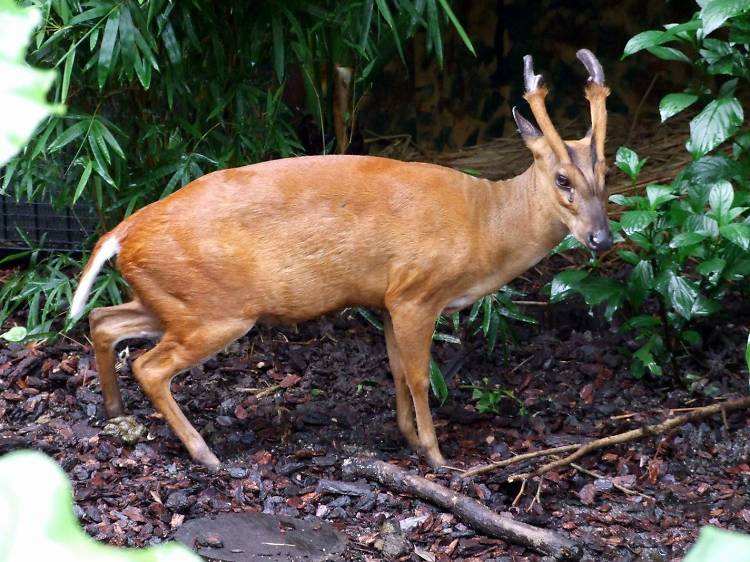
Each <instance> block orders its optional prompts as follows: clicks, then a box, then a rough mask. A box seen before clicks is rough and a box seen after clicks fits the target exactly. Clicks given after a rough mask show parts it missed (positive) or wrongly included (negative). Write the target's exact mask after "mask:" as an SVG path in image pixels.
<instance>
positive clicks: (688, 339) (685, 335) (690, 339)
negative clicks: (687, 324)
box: [680, 330, 703, 347]
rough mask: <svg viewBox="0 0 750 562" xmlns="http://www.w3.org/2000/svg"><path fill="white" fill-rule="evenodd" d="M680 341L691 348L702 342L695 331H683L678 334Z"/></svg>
mask: <svg viewBox="0 0 750 562" xmlns="http://www.w3.org/2000/svg"><path fill="white" fill-rule="evenodd" d="M680 339H681V340H682V341H684V342H685V343H687V344H688V345H690V346H692V347H697V346H699V345H700V344H701V341H703V338H701V335H700V334H699V333H698V332H696V331H695V330H684V331H682V332H681V333H680Z"/></svg>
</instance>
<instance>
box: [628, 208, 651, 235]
mask: <svg viewBox="0 0 750 562" xmlns="http://www.w3.org/2000/svg"><path fill="white" fill-rule="evenodd" d="M658 216H659V214H658V213H657V212H656V211H626V212H624V213H623V214H622V217H621V218H620V225H621V226H622V229H623V230H624V231H625V234H627V235H631V234H633V233H635V232H641V231H642V230H644V229H645V228H646V227H647V226H649V225H650V224H651V223H652V222H654V221H655V220H656V219H657V217H658Z"/></svg>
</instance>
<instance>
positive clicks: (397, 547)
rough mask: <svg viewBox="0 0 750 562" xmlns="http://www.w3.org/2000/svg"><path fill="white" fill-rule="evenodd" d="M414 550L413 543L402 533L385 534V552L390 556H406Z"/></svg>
mask: <svg viewBox="0 0 750 562" xmlns="http://www.w3.org/2000/svg"><path fill="white" fill-rule="evenodd" d="M411 551H412V545H411V543H410V542H409V541H408V540H407V539H406V537H404V535H401V534H392V535H385V536H384V537H383V554H384V555H385V556H387V557H389V558H399V557H401V556H406V555H407V554H409V553H410V552H411Z"/></svg>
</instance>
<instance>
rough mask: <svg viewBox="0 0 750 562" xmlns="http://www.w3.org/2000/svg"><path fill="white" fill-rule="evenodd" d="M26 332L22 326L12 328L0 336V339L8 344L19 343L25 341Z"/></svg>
mask: <svg viewBox="0 0 750 562" xmlns="http://www.w3.org/2000/svg"><path fill="white" fill-rule="evenodd" d="M27 335H28V332H27V330H26V328H24V327H23V326H14V327H12V328H11V329H10V330H8V331H7V332H4V333H2V334H0V338H3V339H4V340H5V341H9V342H21V341H23V340H25V339H26V336H27Z"/></svg>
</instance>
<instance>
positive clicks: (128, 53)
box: [119, 5, 137, 78]
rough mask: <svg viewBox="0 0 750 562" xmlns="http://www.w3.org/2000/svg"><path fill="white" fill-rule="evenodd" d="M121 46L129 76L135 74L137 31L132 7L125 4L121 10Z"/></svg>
mask: <svg viewBox="0 0 750 562" xmlns="http://www.w3.org/2000/svg"><path fill="white" fill-rule="evenodd" d="M119 24H120V26H119V27H120V29H119V32H120V48H121V49H122V61H123V63H124V69H125V72H126V73H127V75H128V77H129V78H131V77H132V76H133V72H134V70H135V55H136V47H135V34H136V32H137V30H136V28H135V25H134V24H133V18H132V16H131V15H130V8H129V7H128V6H127V5H125V6H123V8H122V9H121V10H120V19H119Z"/></svg>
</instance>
